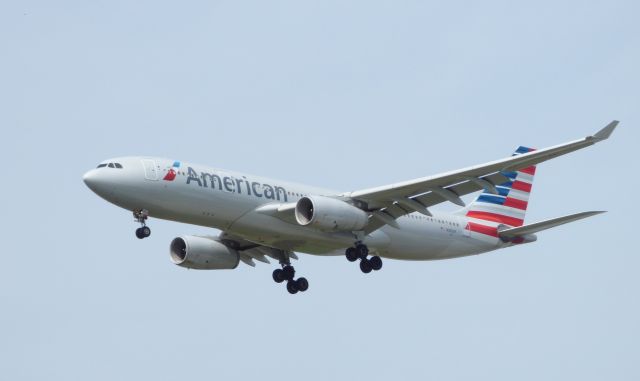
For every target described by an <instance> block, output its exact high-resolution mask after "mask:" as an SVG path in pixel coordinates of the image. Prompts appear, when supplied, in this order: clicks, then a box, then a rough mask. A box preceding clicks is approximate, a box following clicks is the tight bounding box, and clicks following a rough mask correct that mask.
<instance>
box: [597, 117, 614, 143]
mask: <svg viewBox="0 0 640 381" xmlns="http://www.w3.org/2000/svg"><path fill="white" fill-rule="evenodd" d="M618 123H620V122H618V121H617V120H614V121H612V122H611V123H609V124H607V125H606V126H605V127H604V128H603V129H601V130H600V131H598V132H596V134H595V135H593V138H594V139H596V140H606V139H609V136H611V134H612V133H613V130H615V129H616V127H617V126H618Z"/></svg>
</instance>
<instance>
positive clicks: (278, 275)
mask: <svg viewBox="0 0 640 381" xmlns="http://www.w3.org/2000/svg"><path fill="white" fill-rule="evenodd" d="M286 262H289V261H288V259H287V260H286ZM286 262H282V263H281V265H282V268H281V269H275V270H273V280H274V281H275V282H276V283H282V282H284V281H286V282H287V291H289V293H290V294H297V293H298V291H299V292H305V291H307V289H308V288H309V281H307V278H302V277H301V278H298V279H293V278H294V277H295V275H296V270H295V269H294V268H293V266H291V263H286Z"/></svg>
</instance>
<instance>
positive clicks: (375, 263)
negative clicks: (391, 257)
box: [369, 255, 382, 271]
mask: <svg viewBox="0 0 640 381" xmlns="http://www.w3.org/2000/svg"><path fill="white" fill-rule="evenodd" d="M369 264H370V265H371V269H373V270H374V271H378V270H380V269H381V268H382V259H381V258H380V257H379V256H377V255H374V256H373V257H371V259H369Z"/></svg>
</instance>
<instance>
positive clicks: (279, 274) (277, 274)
mask: <svg viewBox="0 0 640 381" xmlns="http://www.w3.org/2000/svg"><path fill="white" fill-rule="evenodd" d="M273 280H274V282H276V283H282V282H284V272H283V271H282V269H275V270H273Z"/></svg>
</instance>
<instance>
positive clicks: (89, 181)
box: [82, 169, 97, 190]
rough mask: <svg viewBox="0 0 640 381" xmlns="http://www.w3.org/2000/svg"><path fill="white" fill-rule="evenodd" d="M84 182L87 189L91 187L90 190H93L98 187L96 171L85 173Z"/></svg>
mask: <svg viewBox="0 0 640 381" xmlns="http://www.w3.org/2000/svg"><path fill="white" fill-rule="evenodd" d="M82 181H84V183H85V184H86V186H87V187H89V189H91V190H93V189H94V188H95V186H96V185H97V184H96V183H97V181H96V171H95V170H94V169H92V170H90V171H89V172H87V173H85V174H84V176H82Z"/></svg>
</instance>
